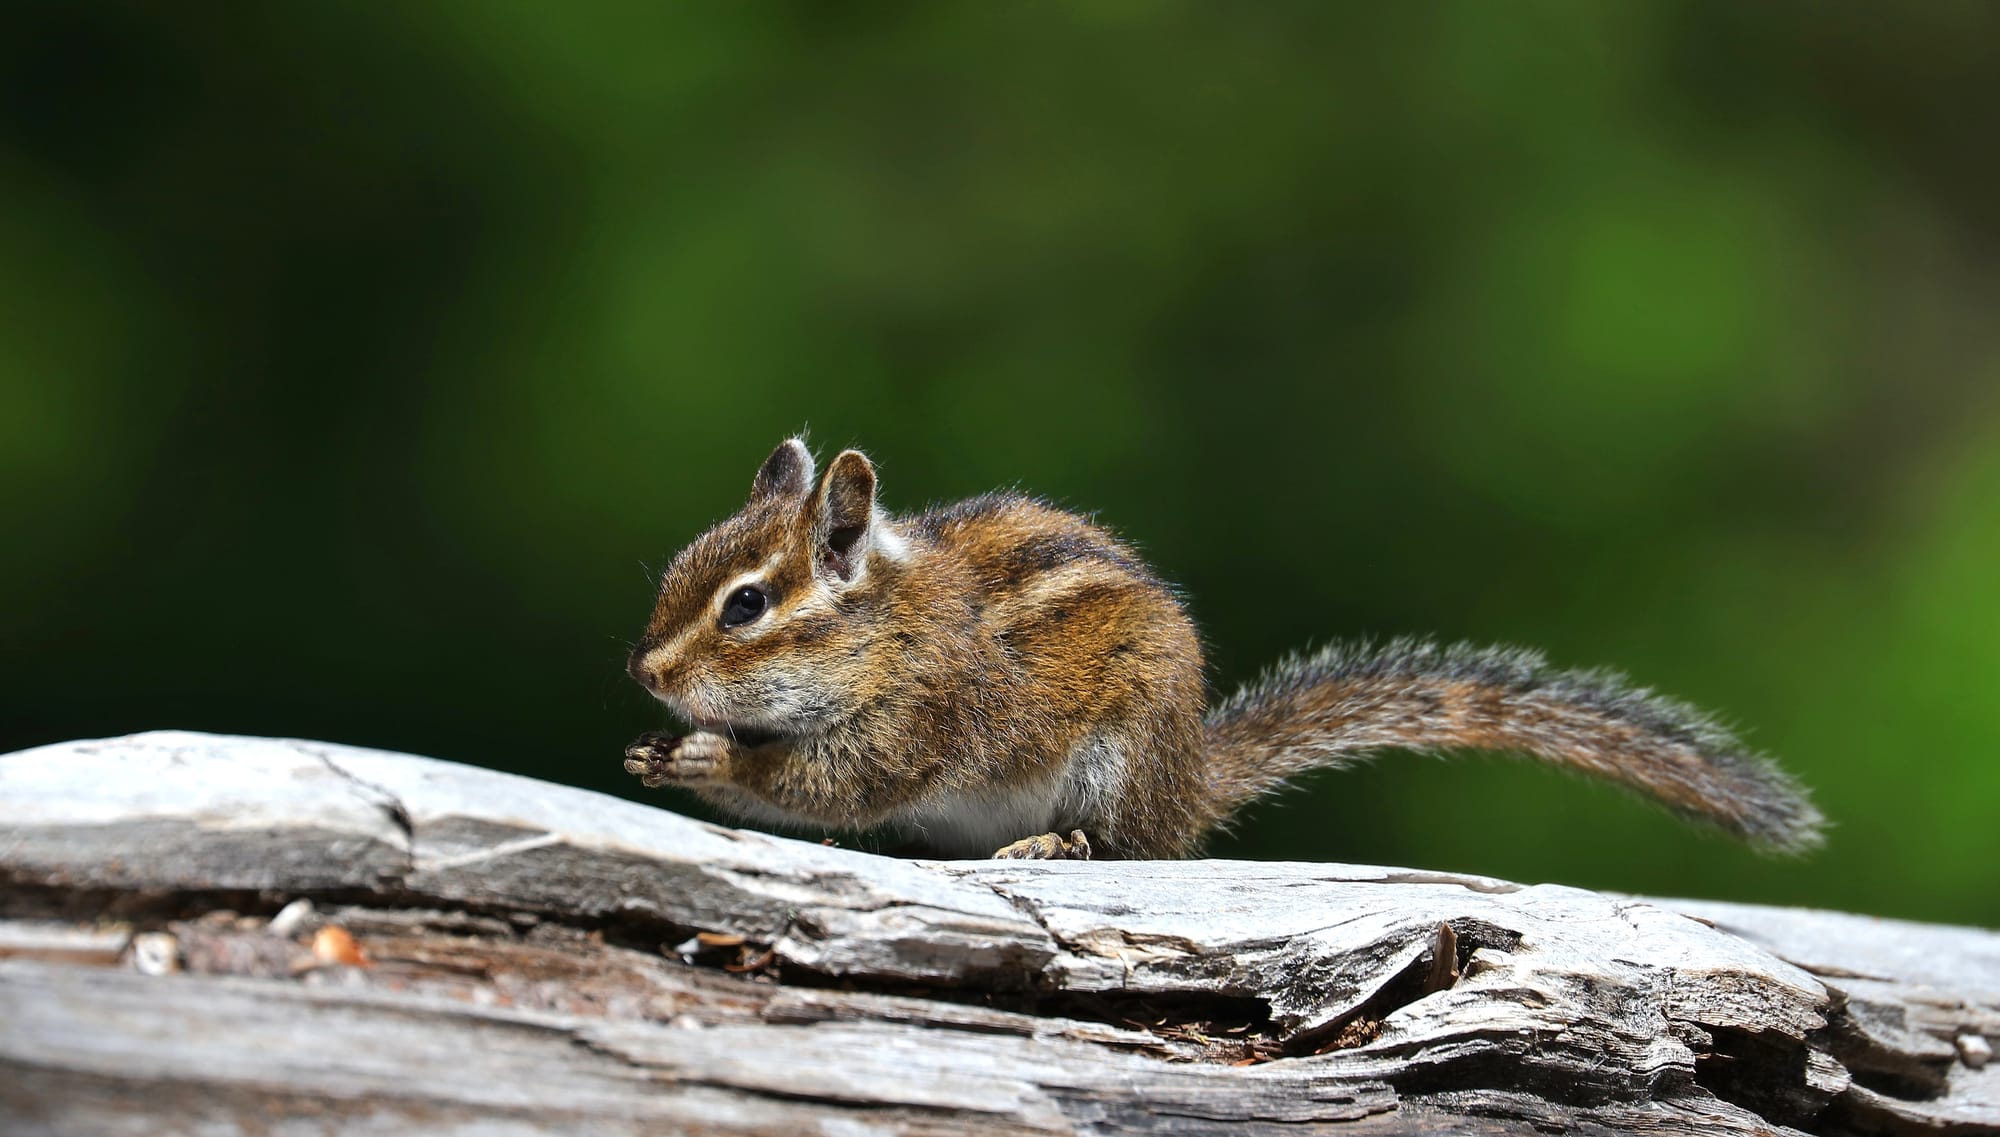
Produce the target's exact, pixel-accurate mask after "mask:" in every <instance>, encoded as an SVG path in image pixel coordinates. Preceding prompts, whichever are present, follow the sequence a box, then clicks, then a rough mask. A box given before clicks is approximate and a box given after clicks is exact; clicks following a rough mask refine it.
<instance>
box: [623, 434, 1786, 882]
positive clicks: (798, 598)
mask: <svg viewBox="0 0 2000 1137" xmlns="http://www.w3.org/2000/svg"><path fill="white" fill-rule="evenodd" d="M629 670H630V672H631V674H632V677H633V678H634V679H636V680H638V681H639V683H640V684H641V685H642V686H644V687H645V688H646V689H647V690H648V691H650V692H651V693H652V694H653V695H654V696H655V697H657V698H658V699H659V700H660V701H661V702H663V703H665V704H666V705H667V706H668V707H669V708H671V709H672V710H673V711H674V712H675V713H676V714H677V715H678V716H680V717H681V718H683V719H685V720H686V721H687V723H688V724H689V725H691V726H692V728H693V732H692V733H689V734H669V733H653V734H648V735H646V736H644V737H642V738H640V739H639V740H638V741H636V742H634V743H633V744H632V745H631V746H630V747H628V748H627V749H626V751H625V754H626V758H625V769H626V770H627V771H629V772H630V773H633V774H636V775H638V777H639V778H640V779H641V780H642V781H643V782H644V783H645V784H646V785H647V786H663V785H677V786H685V787H687V788H688V789H690V790H693V791H694V792H695V793H696V794H698V795H700V796H701V797H702V798H703V799H705V800H707V801H708V802H709V803H711V804H712V805H714V806H716V807H718V808H720V809H722V810H724V811H726V812H728V813H731V814H734V815H737V816H740V817H743V818H746V819H748V820H751V821H755V822H759V823H765V824H775V825H780V826H787V827H824V828H831V829H837V830H849V831H853V830H863V829H876V828H878V827H879V828H885V829H888V830H892V831H896V832H899V833H901V834H904V835H906V836H908V837H909V838H911V839H913V840H914V842H915V843H916V844H917V845H918V846H919V847H921V848H922V849H924V850H926V851H929V852H932V853H935V854H938V855H943V856H952V857H984V856H999V857H1022V858H1084V857H1089V856H1092V855H1093V854H1095V855H1097V856H1100V857H1127V858H1143V857H1186V856H1190V855H1193V854H1195V853H1196V852H1198V851H1199V849H1200V847H1201V843H1202V838H1203V836H1204V834H1206V833H1208V832H1209V831H1210V830H1213V829H1215V828H1217V827H1218V826H1221V825H1223V824H1225V823H1226V822H1227V821H1228V819H1229V817H1230V815H1231V814H1233V813H1234V812H1236V811H1237V810H1238V809H1240V808H1241V807H1243V806H1244V805H1246V804H1247V803H1249V802H1252V801H1255V800H1257V799H1258V798H1260V797H1263V796H1265V795H1267V794H1270V793H1272V792H1273V791H1275V790H1277V789H1278V788H1280V787H1281V786H1283V785H1284V783H1285V780H1286V779H1287V778H1290V777H1293V776H1295V775H1297V774H1301V773H1304V772H1305V771H1308V770H1314V769H1318V768H1321V767H1328V766H1332V767H1339V766H1345V765H1349V764H1352V763H1354V762H1356V761H1359V760H1361V759H1363V758H1365V757H1367V756H1369V755H1370V754H1372V753H1375V752H1377V751H1381V750H1417V751H1445V750H1461V749H1472V750H1495V751H1515V752H1519V753H1522V754H1529V755H1533V756H1534V757H1536V758H1540V759H1543V760H1544V761H1548V762H1552V763H1555V764H1557V765H1560V766H1566V767H1569V768H1571V769H1574V770H1582V771H1587V772H1589V773H1591V774H1595V775H1598V776H1600V777H1604V778H1608V779H1610V780H1611V781H1614V782H1618V783H1621V784H1623V785H1625V786H1627V787H1630V788H1632V789H1635V790H1638V791H1641V792H1643V793H1644V794H1646V795H1647V796H1650V797H1652V798H1653V799H1655V800H1657V801H1658V802H1659V803H1661V804H1662V805H1664V806H1665V807H1666V808H1668V809H1670V810H1672V811H1673V812H1675V813H1677V814H1680V815H1682V816H1684V817H1688V818H1691V819H1694V820H1698V821H1704V822H1707V823H1710V824H1712V825H1714V826H1717V827H1719V828H1721V829H1723V830H1726V831H1728V832H1730V833H1733V834H1736V835H1737V836H1739V837H1742V838H1744V839H1746V840H1748V841H1750V842H1752V843H1753V844H1756V845H1759V846H1762V847H1765V848H1767V849H1773V850H1781V851H1799V850H1804V849H1807V848H1810V847H1812V846H1814V845H1816V844H1817V843H1818V842H1819V840H1820V835H1819V830H1820V825H1821V823H1822V819H1821V817H1820V814H1819V812H1818V811H1817V810H1815V809H1814V808H1813V806H1812V805H1811V804H1810V803H1809V802H1808V801H1807V800H1806V797H1805V795H1804V793H1803V792H1802V791H1801V789H1800V788H1799V786H1798V784H1797V783H1796V782H1794V781H1793V780H1792V779H1791V778H1790V777H1789V776H1788V775H1786V774H1785V773H1784V772H1783V771H1781V770H1779V769H1778V768H1777V767H1776V766H1775V765H1773V764H1772V763H1771V762H1770V761H1769V760H1767V759H1765V758H1763V757H1761V756H1759V755H1757V754H1756V753H1754V752H1752V751H1750V750H1749V749H1747V748H1746V747H1745V746H1744V745H1743V743H1741V742H1740V741H1738V740H1737V738H1736V737H1735V736H1734V735H1733V734H1731V733H1730V732H1729V731H1728V730H1726V729H1724V728H1723V727H1722V726H1720V725H1718V724H1717V723H1716V722H1715V721H1714V720H1713V719H1711V718H1709V717H1708V716H1707V715H1704V714H1703V713H1701V712H1700V711H1698V710H1696V709H1694V708H1692V707H1689V706H1687V705H1686V704H1683V703H1679V702H1676V701H1674V700H1671V699H1666V698H1662V697H1660V696H1658V695H1654V694H1652V693H1650V692H1648V691H1645V690H1643V689H1640V688H1636V687H1633V686H1630V685H1628V684H1627V683H1626V682H1625V680H1623V679H1622V678H1620V677H1619V676H1617V675H1615V674H1612V673H1610V672H1605V671H1562V670H1556V669H1554V668H1551V667H1549V666H1548V665H1547V664H1546V663H1544V662H1543V660H1542V657H1541V656H1540V655H1538V654H1536V653H1535V652H1532V651H1524V650H1520V649H1516V648H1496V647H1475V646H1471V645H1464V644H1459V645H1454V646H1449V647H1445V646H1439V645H1437V644H1435V643H1432V642H1429V641H1426V640H1416V639H1399V640H1393V641H1391V642H1389V643H1386V644H1380V645H1372V646H1371V645H1369V644H1366V643H1336V644H1333V645H1331V646H1329V647H1326V648H1323V649H1321V650H1319V651H1316V652H1312V653H1310V654H1306V655H1300V656H1297V657H1295V658H1292V659H1289V660H1286V661H1284V662H1282V663H1279V664H1278V665H1277V666H1275V667H1273V668H1272V669H1271V670H1270V671H1269V672H1268V673H1266V674H1265V675H1264V676H1263V677H1262V678H1260V679H1258V680H1256V681H1255V682H1253V683H1251V684H1249V685H1248V686H1246V687H1244V688H1243V689H1242V690H1240V691H1238V692H1237V693H1236V694H1234V695H1232V696H1230V697H1229V698H1228V699H1226V700H1224V701H1222V702H1221V703H1220V704H1218V705H1216V706H1214V707H1207V706H1206V704H1207V696H1208V692H1207V687H1206V684H1205V682H1204V677H1203V672H1202V653H1201V641H1200V639H1199V637H1198V636H1197V635H1196V634H1195V629H1194V624H1193V623H1192V622H1191V621H1190V620H1189V619H1188V615H1187V613H1186V612H1184V611H1183V610H1182V609H1181V605H1180V601H1179V600H1178V599H1177V598H1176V596H1175V594H1174V590H1173V589H1172V588H1171V587H1170V586H1169V585H1167V584H1166V583H1165V582H1163V581H1162V580H1161V579H1160V578H1159V577H1158V576H1156V575H1155V574H1154V572H1153V570H1152V569H1150V568H1148V567H1147V566H1146V564H1145V563H1144V562H1143V561H1141V560H1140V559H1139V557H1138V555H1137V554H1136V553H1134V552H1133V551H1132V549H1131V548H1130V547H1128V546H1126V545H1125V544H1123V543H1121V542H1120V541H1119V540H1118V539H1117V538H1115V537H1113V536H1112V535H1111V534H1110V533H1108V532H1106V531H1105V530H1103V529H1101V528H1099V527H1097V526H1096V525H1094V524H1092V523H1091V522H1090V521H1088V520H1086V519H1084V518H1082V517H1079V516H1077V515H1075V514H1072V513H1068V512H1065V511H1063V510H1060V509H1057V508H1055V507H1053V506H1051V505H1048V504H1046V503H1044V502H1041V501H1037V500H1035V499H1034V498H1031V497H1023V496H1019V495H1015V494H989V495H987V496H984V497H976V498H973V499H971V500H970V501H963V502H959V503H958V504H956V505H948V506H944V507H942V508H937V509H931V510H928V511H925V512H923V513H918V514H914V515H911V516H907V517H897V516H892V515H890V514H888V513H885V512H884V511H883V510H882V508H881V507H880V506H879V505H877V504H876V500H875V468H874V466H873V465H871V464H870V463H869V461H868V459H867V458H866V457H865V456H864V455H862V454H861V453H859V452H858V451H854V450H848V451H844V452H842V453H841V454H840V455H839V456H837V457H836V458H834V460H833V462H832V464H831V465H830V466H828V467H827V470H826V472H825V474H823V475H818V474H816V473H815V469H814V462H813V457H812V454H811V453H810V452H809V451H808V450H807V449H806V447H805V444H804V443H803V442H802V441H800V440H799V439H790V440H787V441H786V442H785V443H784V444H783V445H781V446H779V447H778V448H777V449H776V450H775V451H773V452H772V453H771V456H770V457H769V458H768V459H766V460H765V462H764V464H763V466H762V468H760V469H759V470H758V471H757V476H756V478H755V480H754V481H753V483H752V485H751V490H750V500H749V503H748V504H747V505H745V506H744V507H743V509H742V511H741V512H739V513H737V514H736V515H735V516H733V517H731V518H729V519H728V520H726V521H723V522H722V523H721V524H719V525H717V526H716V527H715V528H713V529H710V530H709V531H708V532H706V533H704V534H702V535H701V536H700V537H698V538H696V539H695V542H694V543H693V544H691V545H689V546H688V547H687V548H686V549H684V550H682V551H681V552H680V554H679V555H677V556H676V557H675V558H674V559H673V562H672V564H671V565H669V566H668V568H667V570H666V572H665V574H664V575H663V576H662V579H661V581H660V595H659V601H658V603H657V605H656V606H655V607H654V609H653V618H652V621H651V622H650V623H649V624H648V625H647V626H646V634H645V636H644V637H643V638H641V639H640V641H639V643H638V645H637V646H636V647H635V648H634V649H633V651H632V656H631V662H630V666H629ZM995 850H998V851H997V852H995Z"/></svg>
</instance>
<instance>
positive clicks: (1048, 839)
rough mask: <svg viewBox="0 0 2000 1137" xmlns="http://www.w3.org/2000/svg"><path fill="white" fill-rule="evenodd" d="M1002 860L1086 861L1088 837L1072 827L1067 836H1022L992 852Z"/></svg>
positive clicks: (1088, 848)
mask: <svg viewBox="0 0 2000 1137" xmlns="http://www.w3.org/2000/svg"><path fill="white" fill-rule="evenodd" d="M993 856H994V858H995V859H997V860H1003V861H1087V860H1089V859H1090V838H1088V837H1085V836H1084V835H1083V830H1081V829H1072V830H1070V831H1069V836H1068V837H1066V838H1065V837H1063V836H1061V835H1060V834H1056V833H1043V834H1041V835H1039V836H1035V837H1024V838H1022V839H1021V840H1019V841H1016V842H1014V843H1013V844H1011V845H1008V846H1007V847H1006V848H1003V849H1001V850H1000V851H999V852H996V853H994V854H993Z"/></svg>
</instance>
